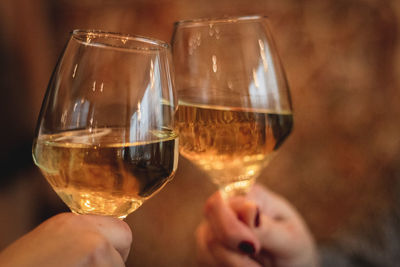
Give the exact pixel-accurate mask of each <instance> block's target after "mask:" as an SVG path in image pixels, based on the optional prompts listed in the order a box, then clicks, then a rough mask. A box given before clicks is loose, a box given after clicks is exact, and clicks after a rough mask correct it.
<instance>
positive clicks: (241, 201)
mask: <svg viewBox="0 0 400 267" xmlns="http://www.w3.org/2000/svg"><path fill="white" fill-rule="evenodd" d="M229 205H230V207H231V209H232V210H233V212H234V213H236V215H237V217H238V219H239V220H240V221H242V222H243V223H245V224H246V225H247V226H248V227H250V228H251V229H252V228H255V227H258V226H259V225H260V210H259V208H258V206H257V204H255V203H254V202H253V201H249V200H247V198H245V197H244V196H235V197H232V198H230V199H229Z"/></svg>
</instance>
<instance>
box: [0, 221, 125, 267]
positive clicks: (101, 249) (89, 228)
mask: <svg viewBox="0 0 400 267" xmlns="http://www.w3.org/2000/svg"><path fill="white" fill-rule="evenodd" d="M131 242H132V233H131V230H130V228H129V226H128V225H127V224H126V223H125V222H123V221H121V220H118V219H115V218H111V217H105V216H95V215H76V214H72V213H62V214H59V215H57V216H54V217H52V218H50V219H48V220H47V221H45V222H44V223H42V224H41V225H39V226H38V227H36V228H35V229H34V230H32V231H31V232H29V233H28V234H26V235H24V236H23V237H21V238H20V239H19V240H17V241H15V242H14V243H13V244H11V245H10V246H9V247H7V248H6V249H5V250H4V251H2V252H1V253H0V266H8V267H14V266H15V267H25V266H26V267H27V266H41V267H50V266H57V267H64V266H65V267H67V266H68V267H71V266H80V267H85V266H102V267H106V266H125V264H124V261H125V260H126V259H127V258H128V254H129V250H130V246H131Z"/></svg>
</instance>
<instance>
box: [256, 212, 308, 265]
mask: <svg viewBox="0 0 400 267" xmlns="http://www.w3.org/2000/svg"><path fill="white" fill-rule="evenodd" d="M260 220H261V225H260V227H258V228H256V229H254V231H253V232H254V234H255V235H256V236H257V237H258V238H259V240H260V243H261V247H262V248H263V249H264V250H267V251H268V252H269V253H270V254H272V255H275V256H278V257H282V258H285V257H286V256H291V255H293V253H297V252H298V251H300V250H302V248H303V247H305V246H307V245H308V244H306V243H305V241H307V240H306V239H305V236H304V232H303V230H302V229H299V227H301V225H299V222H298V221H287V222H286V221H277V220H274V219H272V218H269V217H268V216H265V215H261V218H260ZM288 244H290V245H288Z"/></svg>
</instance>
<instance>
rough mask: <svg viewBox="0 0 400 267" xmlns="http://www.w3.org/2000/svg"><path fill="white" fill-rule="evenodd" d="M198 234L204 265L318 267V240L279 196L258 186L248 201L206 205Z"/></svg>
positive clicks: (219, 199)
mask: <svg viewBox="0 0 400 267" xmlns="http://www.w3.org/2000/svg"><path fill="white" fill-rule="evenodd" d="M204 213H205V217H206V219H205V221H204V222H203V223H202V224H201V225H200V226H199V227H198V228H197V232H196V238H197V246H198V256H199V262H200V263H203V264H206V265H208V266H246V267H259V266H274V267H313V266H318V263H317V256H316V251H315V246H314V242H313V239H312V237H311V235H310V233H309V231H308V229H307V227H306V225H305V223H304V222H303V220H302V219H301V217H300V215H299V214H298V213H297V212H296V211H295V209H294V208H293V207H292V206H291V205H290V204H289V203H288V202H287V201H286V200H284V199H283V198H281V197H280V196H278V195H277V194H275V193H273V192H271V191H269V190H267V189H265V188H263V187H262V186H259V185H255V186H254V187H253V188H252V189H251V190H250V192H249V193H248V194H247V195H246V196H234V197H231V198H229V199H223V198H222V196H221V194H220V193H219V192H217V193H215V194H214V195H212V196H211V197H210V198H209V199H208V201H207V203H206V205H205V211H204Z"/></svg>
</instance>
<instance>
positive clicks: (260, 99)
mask: <svg viewBox="0 0 400 267" xmlns="http://www.w3.org/2000/svg"><path fill="white" fill-rule="evenodd" d="M172 46H173V57H174V65H175V72H176V87H177V92H178V98H179V109H178V112H177V129H178V131H179V135H180V153H181V154H182V155H183V156H184V157H185V158H187V159H189V160H190V161H192V162H193V163H195V164H196V165H197V166H199V167H200V168H201V169H203V170H205V171H206V172H207V173H208V174H209V175H210V177H211V179H212V181H213V182H214V183H216V184H217V185H218V186H219V188H220V189H221V191H222V192H223V193H224V194H225V195H230V194H233V195H234V194H241V193H245V192H246V191H247V190H248V189H249V188H250V186H251V185H252V184H253V183H254V180H255V178H256V177H257V176H258V175H259V174H260V172H261V170H262V169H263V168H264V167H265V166H266V165H267V164H268V162H269V161H270V159H271V156H272V155H273V153H274V152H275V151H276V150H277V149H278V148H279V147H280V145H281V144H282V142H283V141H284V140H285V139H286V137H287V136H288V135H289V134H290V132H291V129H292V106H291V100H290V95H289V88H288V85H287V82H286V79H285V75H284V72H283V68H282V66H281V64H280V61H279V58H278V55H277V53H276V50H275V47H274V44H273V42H272V37H271V34H270V32H269V30H268V27H267V21H266V18H264V17H260V16H252V17H234V18H223V19H204V20H191V21H181V22H178V23H176V24H175V32H174V37H173V40H172Z"/></svg>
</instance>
